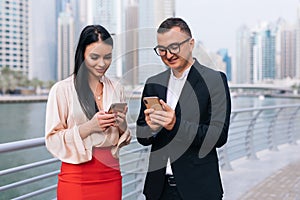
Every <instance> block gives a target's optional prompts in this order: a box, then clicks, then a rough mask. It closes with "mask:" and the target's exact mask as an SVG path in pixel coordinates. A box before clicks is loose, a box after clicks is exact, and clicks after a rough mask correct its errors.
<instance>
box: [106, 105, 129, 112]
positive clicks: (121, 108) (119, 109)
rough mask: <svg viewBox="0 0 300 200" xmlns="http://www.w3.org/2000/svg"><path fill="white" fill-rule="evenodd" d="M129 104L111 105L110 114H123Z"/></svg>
mask: <svg viewBox="0 0 300 200" xmlns="http://www.w3.org/2000/svg"><path fill="white" fill-rule="evenodd" d="M126 106H127V103H113V104H111V105H110V108H109V110H108V113H115V112H123V111H124V109H125V107H126Z"/></svg>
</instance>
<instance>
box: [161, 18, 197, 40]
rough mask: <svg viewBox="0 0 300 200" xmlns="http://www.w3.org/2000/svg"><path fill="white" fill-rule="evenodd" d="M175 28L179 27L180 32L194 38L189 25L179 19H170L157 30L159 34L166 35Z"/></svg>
mask: <svg viewBox="0 0 300 200" xmlns="http://www.w3.org/2000/svg"><path fill="white" fill-rule="evenodd" d="M173 27H179V28H180V30H181V31H182V32H184V33H186V34H187V35H188V36H190V37H192V33H191V30H190V28H189V26H188V25H187V23H186V22H185V21H184V20H183V19H181V18H178V17H170V18H167V19H166V20H164V21H163V22H162V23H161V24H160V26H159V27H158V29H157V33H166V32H168V31H169V30H170V29H171V28H173Z"/></svg>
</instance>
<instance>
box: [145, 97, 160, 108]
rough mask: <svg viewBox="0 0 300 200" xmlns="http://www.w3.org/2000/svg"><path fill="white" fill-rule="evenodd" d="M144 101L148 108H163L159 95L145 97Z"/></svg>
mask: <svg viewBox="0 0 300 200" xmlns="http://www.w3.org/2000/svg"><path fill="white" fill-rule="evenodd" d="M143 102H144V104H145V106H146V107H147V108H148V109H149V108H153V109H154V110H163V108H162V105H161V104H160V102H159V98H158V97H155V96H154V97H144V98H143Z"/></svg>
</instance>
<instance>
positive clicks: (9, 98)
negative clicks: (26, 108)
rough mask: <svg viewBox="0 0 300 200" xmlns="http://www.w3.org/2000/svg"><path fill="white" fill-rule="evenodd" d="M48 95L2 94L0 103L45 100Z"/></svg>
mask: <svg viewBox="0 0 300 200" xmlns="http://www.w3.org/2000/svg"><path fill="white" fill-rule="evenodd" d="M47 99H48V95H0V103H20V102H44V101H47Z"/></svg>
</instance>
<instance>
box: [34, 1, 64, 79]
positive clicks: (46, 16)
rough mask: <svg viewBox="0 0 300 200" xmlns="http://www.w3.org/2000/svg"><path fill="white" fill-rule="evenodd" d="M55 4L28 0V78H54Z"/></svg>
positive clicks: (55, 49)
mask: <svg viewBox="0 0 300 200" xmlns="http://www.w3.org/2000/svg"><path fill="white" fill-rule="evenodd" d="M57 4H59V3H58V2H57V1H48V0H36V1H33V0H32V1H30V24H31V26H30V37H29V40H30V49H29V52H30V62H29V63H30V67H29V78H30V79H32V78H37V79H39V80H42V81H49V80H56V76H57V74H56V70H57V16H58V13H57V14H56V8H57V7H56V6H59V5H57Z"/></svg>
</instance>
